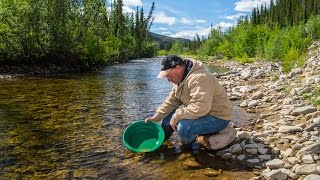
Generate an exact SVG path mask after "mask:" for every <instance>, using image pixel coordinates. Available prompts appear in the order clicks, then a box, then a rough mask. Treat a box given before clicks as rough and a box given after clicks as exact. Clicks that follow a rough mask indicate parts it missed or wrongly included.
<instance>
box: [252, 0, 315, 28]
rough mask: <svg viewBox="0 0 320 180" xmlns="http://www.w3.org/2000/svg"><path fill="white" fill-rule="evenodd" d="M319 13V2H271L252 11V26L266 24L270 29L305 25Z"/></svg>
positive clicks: (279, 0) (281, 0)
mask: <svg viewBox="0 0 320 180" xmlns="http://www.w3.org/2000/svg"><path fill="white" fill-rule="evenodd" d="M319 13H320V0H276V1H273V0H271V2H270V5H268V6H267V5H266V4H261V6H260V7H256V8H254V9H253V10H252V14H251V20H250V22H251V23H252V24H253V25H258V24H268V26H269V27H270V28H276V27H280V28H283V27H287V26H293V25H299V24H300V23H301V22H304V23H306V22H307V21H308V19H309V18H310V17H312V16H315V15H317V14H319Z"/></svg>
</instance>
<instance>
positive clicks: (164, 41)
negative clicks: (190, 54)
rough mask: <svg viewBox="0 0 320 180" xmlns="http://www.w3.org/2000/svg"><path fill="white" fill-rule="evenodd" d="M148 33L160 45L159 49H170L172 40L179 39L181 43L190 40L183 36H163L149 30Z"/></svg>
mask: <svg viewBox="0 0 320 180" xmlns="http://www.w3.org/2000/svg"><path fill="white" fill-rule="evenodd" d="M150 35H151V37H152V39H153V40H154V41H156V42H158V43H159V45H160V49H167V50H168V49H170V48H171V46H172V43H173V42H174V41H181V42H183V43H188V42H190V40H189V39H185V38H173V37H169V36H164V35H161V34H156V33H153V32H150Z"/></svg>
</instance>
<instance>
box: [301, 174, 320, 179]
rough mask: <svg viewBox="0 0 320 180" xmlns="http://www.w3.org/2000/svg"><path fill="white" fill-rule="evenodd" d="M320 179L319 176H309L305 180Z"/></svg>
mask: <svg viewBox="0 0 320 180" xmlns="http://www.w3.org/2000/svg"><path fill="white" fill-rule="evenodd" d="M319 179H320V175H318V174H309V175H308V176H307V177H305V178H304V179H303V180H319Z"/></svg>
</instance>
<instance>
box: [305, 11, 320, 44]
mask: <svg viewBox="0 0 320 180" xmlns="http://www.w3.org/2000/svg"><path fill="white" fill-rule="evenodd" d="M305 27H306V31H307V32H308V34H310V36H311V38H312V39H313V40H316V39H319V38H320V16H319V15H318V16H315V17H312V18H311V19H309V20H308V22H307V23H306V26H305Z"/></svg>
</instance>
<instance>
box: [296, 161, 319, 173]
mask: <svg viewBox="0 0 320 180" xmlns="http://www.w3.org/2000/svg"><path fill="white" fill-rule="evenodd" d="M294 170H295V173H297V174H299V175H309V174H318V173H319V172H318V169H317V165H316V164H303V165H298V166H296V167H295V169H294Z"/></svg>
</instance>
